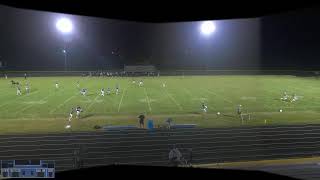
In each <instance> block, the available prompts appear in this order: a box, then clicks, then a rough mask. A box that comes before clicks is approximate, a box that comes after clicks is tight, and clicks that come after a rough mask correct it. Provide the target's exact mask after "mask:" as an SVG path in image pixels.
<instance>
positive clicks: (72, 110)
mask: <svg viewBox="0 0 320 180" xmlns="http://www.w3.org/2000/svg"><path fill="white" fill-rule="evenodd" d="M73 113H74V109H73V108H71V111H70V114H69V121H71V119H72V117H73Z"/></svg>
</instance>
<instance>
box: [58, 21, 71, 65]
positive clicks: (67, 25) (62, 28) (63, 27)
mask: <svg viewBox="0 0 320 180" xmlns="http://www.w3.org/2000/svg"><path fill="white" fill-rule="evenodd" d="M56 28H57V30H58V31H59V32H60V33H62V34H63V35H64V41H65V42H64V43H65V44H64V49H63V50H62V52H63V54H64V70H65V71H67V70H68V64H67V54H68V51H67V41H66V37H65V36H67V35H68V34H70V33H71V32H72V29H73V25H72V22H71V20H70V19H67V18H61V19H59V20H58V21H57V22H56Z"/></svg>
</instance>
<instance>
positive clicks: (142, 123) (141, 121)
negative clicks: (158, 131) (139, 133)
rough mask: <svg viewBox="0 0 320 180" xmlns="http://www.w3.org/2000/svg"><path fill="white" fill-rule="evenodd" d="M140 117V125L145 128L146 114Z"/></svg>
mask: <svg viewBox="0 0 320 180" xmlns="http://www.w3.org/2000/svg"><path fill="white" fill-rule="evenodd" d="M138 118H139V126H140V128H144V119H145V116H144V115H143V114H140V116H139V117H138Z"/></svg>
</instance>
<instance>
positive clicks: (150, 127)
mask: <svg viewBox="0 0 320 180" xmlns="http://www.w3.org/2000/svg"><path fill="white" fill-rule="evenodd" d="M148 129H150V130H152V129H153V120H151V119H149V120H148Z"/></svg>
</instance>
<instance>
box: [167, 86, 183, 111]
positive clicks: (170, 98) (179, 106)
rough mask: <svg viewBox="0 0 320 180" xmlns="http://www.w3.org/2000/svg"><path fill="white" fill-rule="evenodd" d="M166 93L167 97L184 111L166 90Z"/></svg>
mask: <svg viewBox="0 0 320 180" xmlns="http://www.w3.org/2000/svg"><path fill="white" fill-rule="evenodd" d="M164 91H165V92H166V94H167V96H168V97H169V98H170V99H171V100H172V101H173V102H174V103H175V104H176V105H177V106H178V107H179V109H180V110H182V109H183V108H182V106H181V105H180V104H179V103H178V102H177V101H176V100H175V99H174V97H173V96H171V95H170V94H169V93H168V92H167V90H164Z"/></svg>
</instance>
